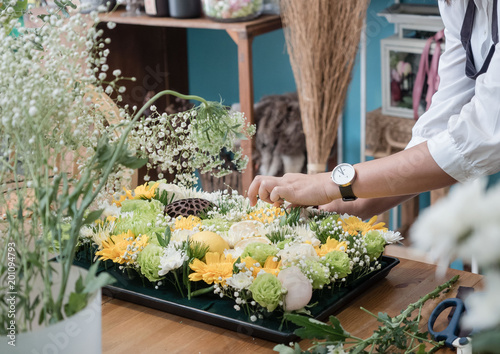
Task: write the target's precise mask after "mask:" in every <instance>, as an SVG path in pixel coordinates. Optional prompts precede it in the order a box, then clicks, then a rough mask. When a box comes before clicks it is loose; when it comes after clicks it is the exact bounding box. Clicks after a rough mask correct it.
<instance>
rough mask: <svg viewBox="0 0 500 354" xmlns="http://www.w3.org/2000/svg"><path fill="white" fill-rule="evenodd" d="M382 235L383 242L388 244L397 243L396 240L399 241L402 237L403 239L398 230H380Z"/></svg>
mask: <svg viewBox="0 0 500 354" xmlns="http://www.w3.org/2000/svg"><path fill="white" fill-rule="evenodd" d="M382 237H383V238H384V240H385V242H386V243H388V244H391V243H397V242H399V241H401V240H402V239H404V237H403V236H401V233H400V232H399V231H396V232H394V231H386V232H382Z"/></svg>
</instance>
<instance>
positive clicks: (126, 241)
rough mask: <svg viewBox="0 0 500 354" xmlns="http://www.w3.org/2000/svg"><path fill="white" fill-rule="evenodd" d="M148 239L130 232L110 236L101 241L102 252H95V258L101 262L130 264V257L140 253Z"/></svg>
mask: <svg viewBox="0 0 500 354" xmlns="http://www.w3.org/2000/svg"><path fill="white" fill-rule="evenodd" d="M148 241H149V238H148V236H146V235H142V236H138V237H137V238H136V237H135V236H134V234H133V233H132V231H130V230H129V231H128V232H126V233H123V234H119V235H112V236H110V237H108V239H107V240H104V241H102V250H100V251H97V252H96V253H95V254H96V256H100V257H99V259H101V260H104V261H106V260H112V261H113V262H115V263H119V264H123V263H131V262H132V261H133V259H132V256H133V255H135V254H137V253H138V252H140V251H142V249H143V248H144V247H146V245H147V244H148Z"/></svg>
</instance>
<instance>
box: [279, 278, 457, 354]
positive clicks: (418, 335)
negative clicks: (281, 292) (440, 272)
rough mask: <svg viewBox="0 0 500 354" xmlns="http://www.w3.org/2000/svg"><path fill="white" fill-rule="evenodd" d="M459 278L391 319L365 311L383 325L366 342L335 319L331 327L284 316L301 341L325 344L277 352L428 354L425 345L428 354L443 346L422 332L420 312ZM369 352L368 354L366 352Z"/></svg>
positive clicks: (287, 348)
mask: <svg viewBox="0 0 500 354" xmlns="http://www.w3.org/2000/svg"><path fill="white" fill-rule="evenodd" d="M458 278H459V276H458V275H456V276H455V277H453V278H452V279H450V280H449V281H447V282H446V283H444V284H442V285H440V286H438V287H436V289H434V290H433V291H431V292H430V293H428V294H427V295H425V296H423V297H421V298H420V299H419V300H418V301H416V302H414V303H412V304H410V305H409V306H408V307H407V308H406V309H405V310H403V311H401V313H400V314H399V315H397V316H395V317H390V316H389V315H388V314H387V313H379V314H378V315H375V314H372V313H371V312H369V311H367V310H366V309H364V308H361V309H362V310H364V311H366V312H368V313H370V314H371V315H372V316H374V317H375V318H376V319H377V321H378V322H380V323H381V325H380V326H379V327H378V329H377V330H375V331H374V332H373V334H372V335H371V336H370V337H369V338H366V339H362V338H358V337H355V336H353V335H351V334H350V333H348V332H346V331H345V330H344V328H343V327H342V325H341V324H340V321H339V319H338V318H336V317H335V316H330V317H329V322H330V324H327V323H323V322H320V321H318V320H315V319H312V318H309V317H305V316H301V315H295V314H285V318H286V319H287V320H289V321H292V322H293V323H295V324H296V325H299V326H301V327H302V328H299V329H297V330H296V331H295V334H296V335H298V336H299V337H301V338H302V339H311V340H322V341H321V342H318V341H314V342H313V345H312V346H311V347H310V348H308V349H307V351H303V350H302V349H301V348H300V345H299V344H298V343H295V345H294V346H293V347H290V346H286V345H284V344H279V345H277V346H275V347H274V350H275V351H277V352H280V353H282V354H300V353H314V354H319V353H326V352H327V349H329V348H327V347H342V346H344V345H346V347H348V349H346V350H348V351H349V353H353V354H357V353H374V352H377V353H386V352H389V351H390V352H396V349H399V352H401V353H417V354H423V353H426V344H427V345H430V346H431V347H432V348H431V349H430V350H429V353H433V352H435V351H436V350H437V349H439V348H440V347H441V346H442V345H443V342H435V341H433V340H432V339H430V338H429V333H428V332H420V331H419V323H420V320H421V311H422V307H423V305H424V304H425V303H426V302H427V301H428V300H430V299H434V298H436V297H438V296H439V295H440V294H441V293H442V292H446V291H448V290H449V289H450V288H451V287H452V286H453V284H455V283H456V282H457V280H458ZM416 310H418V314H417V315H416V316H415V317H413V318H412V317H411V316H412V314H413V312H414V311H416ZM367 348H368V351H366V350H367Z"/></svg>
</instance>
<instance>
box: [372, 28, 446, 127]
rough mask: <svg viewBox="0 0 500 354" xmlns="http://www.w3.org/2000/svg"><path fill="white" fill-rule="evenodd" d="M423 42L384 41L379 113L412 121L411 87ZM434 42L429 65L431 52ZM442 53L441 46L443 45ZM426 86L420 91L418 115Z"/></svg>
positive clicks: (381, 42) (424, 104)
mask: <svg viewBox="0 0 500 354" xmlns="http://www.w3.org/2000/svg"><path fill="white" fill-rule="evenodd" d="M425 43H426V40H423V39H413V38H400V37H399V36H397V35H395V36H392V37H389V38H384V39H382V40H381V41H380V45H381V65H382V68H381V74H382V114H385V115H390V116H397V117H404V118H413V117H414V115H413V98H412V96H413V85H414V83H415V79H416V77H417V73H418V69H419V65H420V58H421V56H422V52H423V50H424V47H425ZM434 48H435V44H434V43H433V44H432V46H431V49H430V51H429V62H430V59H431V57H432V55H433V53H434ZM441 49H442V51H444V45H442V48H441ZM426 93H427V85H426V84H424V88H423V90H422V94H421V99H420V104H419V115H420V114H421V113H423V112H424V111H425V108H426V104H427V103H426V101H425V96H426Z"/></svg>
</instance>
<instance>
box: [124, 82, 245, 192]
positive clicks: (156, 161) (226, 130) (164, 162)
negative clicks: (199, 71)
mask: <svg viewBox="0 0 500 354" xmlns="http://www.w3.org/2000/svg"><path fill="white" fill-rule="evenodd" d="M163 95H173V96H176V97H179V98H182V99H185V100H194V101H197V102H199V103H200V104H199V105H198V106H196V107H194V108H192V109H190V110H188V111H185V112H180V113H176V114H170V115H169V114H167V113H162V114H160V113H159V112H158V111H157V109H156V107H154V106H151V111H152V113H151V115H150V116H148V117H146V118H145V119H142V120H141V121H140V123H139V124H138V125H137V129H136V130H135V131H134V132H133V133H132V135H131V139H130V141H131V146H133V147H134V148H136V149H137V150H138V151H139V154H140V155H141V156H143V157H144V158H147V159H148V160H149V163H148V164H147V168H148V170H151V169H158V170H160V171H161V172H160V176H159V177H160V178H163V173H164V172H168V173H170V174H172V175H174V176H175V177H174V178H175V180H174V182H176V183H179V184H183V185H186V186H191V185H193V184H194V183H195V182H196V178H195V176H194V172H195V170H197V169H199V170H200V172H201V173H206V172H211V173H212V174H214V175H215V176H218V177H220V176H223V175H226V174H229V173H231V172H233V171H234V170H238V171H241V170H243V169H244V168H245V167H246V164H247V160H248V159H247V158H246V157H243V153H242V150H241V147H237V146H236V145H237V142H238V141H239V140H241V139H247V138H249V137H251V136H252V135H253V134H254V133H255V127H254V126H249V125H248V124H247V123H246V121H245V117H244V115H243V114H242V113H240V112H235V111H231V110H229V108H228V107H225V106H223V105H222V104H221V103H218V102H208V101H206V100H205V99H203V98H201V97H199V96H195V95H183V94H180V93H178V92H175V91H172V90H166V91H162V92H160V93H158V94H157V95H156V96H154V97H153V98H152V99H151V100H150V102H154V101H155V100H156V99H158V98H159V97H160V96H163ZM147 106H149V103H148V104H146V106H145V107H147ZM143 108H144V107H143ZM143 112H144V110H141V111H139V112H137V114H142V113H143ZM223 151H224V152H225V153H229V154H231V153H232V156H233V159H232V161H231V162H232V164H233V166H228V165H227V163H226V160H225V159H223V158H222V156H221V152H223Z"/></svg>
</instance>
